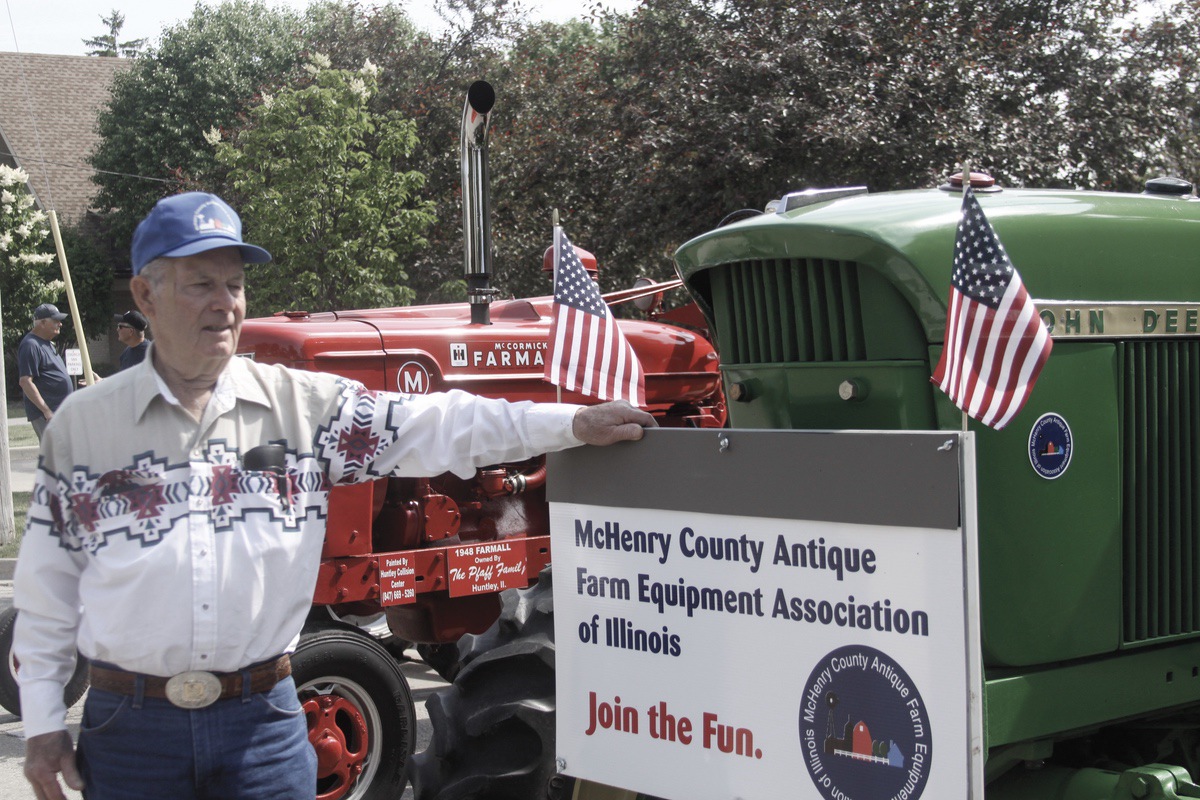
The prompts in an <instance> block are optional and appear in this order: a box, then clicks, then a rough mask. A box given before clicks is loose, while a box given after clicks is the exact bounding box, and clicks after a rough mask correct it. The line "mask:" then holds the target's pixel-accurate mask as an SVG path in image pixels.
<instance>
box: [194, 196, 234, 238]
mask: <svg viewBox="0 0 1200 800" xmlns="http://www.w3.org/2000/svg"><path fill="white" fill-rule="evenodd" d="M192 225H193V226H194V227H195V229H196V233H206V234H207V233H218V234H228V235H232V236H238V225H237V223H236V222H234V220H233V217H232V216H230V214H229V209H228V208H227V207H226V206H225V204H224V203H221V202H219V201H216V200H209V201H208V202H207V203H203V204H201V206H200V207H199V208H197V209H196V212H195V213H194V214H192Z"/></svg>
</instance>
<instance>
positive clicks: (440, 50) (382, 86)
mask: <svg viewBox="0 0 1200 800" xmlns="http://www.w3.org/2000/svg"><path fill="white" fill-rule="evenodd" d="M440 10H441V12H442V15H443V18H444V20H445V22H446V26H445V28H444V29H443V31H442V32H441V33H439V34H438V35H436V36H433V35H430V34H428V33H426V32H422V31H418V30H416V29H415V28H413V26H412V24H411V22H410V21H409V20H408V18H407V16H406V15H405V14H404V11H403V9H402V8H401V7H400V6H397V5H394V4H391V3H389V4H385V5H380V6H372V7H369V8H364V7H363V6H361V5H359V4H357V3H353V2H350V3H344V4H339V3H327V4H325V5H324V6H314V7H313V8H312V9H310V11H309V20H310V27H309V29H308V36H309V40H310V42H311V43H312V47H313V48H314V49H315V50H317V51H318V52H322V53H326V54H328V55H329V57H330V59H331V61H332V63H333V66H335V67H339V68H342V69H348V68H354V67H356V66H357V65H359V64H361V63H363V60H364V59H365V58H370V60H371V61H372V62H374V63H375V64H376V65H378V66H379V92H378V94H377V95H376V96H375V97H374V98H373V99H372V107H373V108H375V109H376V110H395V111H398V112H399V113H400V114H401V115H402V116H404V117H406V118H408V119H412V120H413V121H414V122H415V123H416V126H417V146H416V150H415V151H414V152H413V156H412V163H413V165H414V167H415V168H417V169H419V170H420V171H421V172H423V173H424V174H425V176H426V190H425V194H426V196H428V197H430V198H432V199H433V201H434V206H435V208H436V211H437V219H436V221H435V222H434V223H433V225H432V227H431V228H430V229H429V231H428V235H427V237H426V238H427V239H428V241H429V244H428V246H427V247H426V248H424V249H422V250H420V251H418V252H415V253H413V254H412V258H411V264H410V268H409V270H408V273H409V285H410V286H411V287H412V288H413V290H414V291H415V293H416V297H417V298H418V301H419V302H450V301H457V300H463V299H465V297H466V288H465V283H464V282H463V244H462V211H461V205H460V202H461V200H460V197H459V192H460V178H459V164H458V155H459V153H458V151H459V144H458V142H459V139H458V137H459V127H460V124H461V121H462V109H463V100H464V98H465V97H466V92H467V87H468V86H470V85H471V83H473V82H474V81H476V80H479V79H481V78H491V79H492V80H496V78H497V76H498V75H499V73H500V70H501V69H502V67H501V65H502V64H503V61H504V58H505V52H506V50H507V49H509V48H510V47H511V46H512V43H513V41H514V40H515V38H516V37H517V35H518V34H519V32H520V31H521V30H523V25H522V23H521V20H520V16H519V13H520V10H519V7H518V6H517V5H516V3H514V2H511V0H443V2H442V3H441V4H440ZM501 88H503V87H501ZM504 113H507V112H504ZM505 233H506V232H505V231H497V232H496V235H497V238H498V239H500V238H502V237H503V236H504V235H505ZM504 288H505V289H509V288H510V287H508V286H505V287H504Z"/></svg>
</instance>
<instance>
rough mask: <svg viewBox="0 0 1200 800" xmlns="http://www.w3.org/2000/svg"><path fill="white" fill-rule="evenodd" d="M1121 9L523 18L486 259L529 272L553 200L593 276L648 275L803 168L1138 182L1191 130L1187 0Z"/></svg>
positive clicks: (1168, 158) (1018, 6) (501, 106)
mask: <svg viewBox="0 0 1200 800" xmlns="http://www.w3.org/2000/svg"><path fill="white" fill-rule="evenodd" d="M1189 5H1190V6H1195V5H1196V4H1195V2H1194V0H1191V1H1190V2H1189ZM1130 11H1131V4H1130V3H1126V2H1120V1H1119V0H1051V2H1046V0H996V1H995V2H989V3H962V2H958V0H953V1H952V0H901V1H900V2H896V0H886V1H885V0H809V1H808V2H799V3H775V2H767V0H644V1H643V2H642V4H641V5H640V6H639V7H638V9H637V10H636V12H635V13H634V14H632V15H630V16H628V17H621V16H615V15H608V16H606V17H604V18H603V20H602V21H601V24H600V25H598V26H596V27H595V28H594V31H595V33H594V35H591V36H588V35H585V34H583V33H581V32H577V31H575V30H573V29H572V27H571V26H566V27H563V26H547V27H543V28H541V29H538V28H534V29H530V30H527V31H526V32H525V34H524V35H523V37H522V38H521V39H519V40H518V41H517V42H516V43H515V45H514V46H513V48H512V49H511V50H510V58H509V60H508V62H507V70H506V73H507V74H506V75H505V76H504V80H503V81H500V82H498V96H499V99H498V100H497V111H496V114H495V116H496V117H497V120H498V121H497V125H498V129H497V136H496V139H497V151H496V153H495V157H494V160H493V165H494V174H495V181H496V186H497V190H498V191H497V201H496V202H497V208H498V211H497V216H498V221H497V223H496V227H497V228H498V229H503V230H505V231H506V234H505V235H506V236H508V237H510V238H509V240H508V241H509V242H512V243H513V244H514V245H515V247H514V248H513V249H512V250H511V251H510V252H508V253H507V254H506V255H505V257H504V258H503V259H501V258H500V257H499V256H498V257H497V261H498V262H501V263H503V264H516V265H522V266H521V268H520V269H521V270H522V272H521V276H522V277H519V278H518V279H517V280H518V282H519V285H520V291H522V292H524V291H530V290H535V291H536V290H537V289H536V287H537V286H538V285H540V277H539V276H536V275H534V274H533V270H531V269H530V268H529V267H527V266H524V265H531V264H535V263H539V257H540V254H541V250H542V249H544V247H545V246H546V244H547V243H548V242H547V239H548V237H547V235H546V234H545V233H544V231H545V228H546V223H545V218H546V216H547V212H548V206H552V205H559V206H561V207H564V209H565V210H567V211H568V212H569V213H568V214H567V216H566V222H565V224H566V225H567V229H568V230H569V231H570V232H571V235H572V239H573V241H575V242H576V243H577V244H579V245H580V246H582V247H585V248H587V249H590V250H593V251H594V252H595V253H596V254H597V256H598V257H599V259H600V264H601V268H602V277H601V281H602V284H604V286H605V288H606V289H611V288H617V287H620V286H625V285H628V282H629V281H631V280H632V279H633V278H634V276H635V275H637V274H638V273H648V274H651V275H652V276H654V277H658V278H664V277H668V276H669V275H670V273H671V263H670V258H669V254H670V253H671V252H672V251H673V250H674V248H675V247H676V246H678V245H679V244H680V243H682V242H683V241H685V240H686V239H688V238H690V237H692V236H694V235H696V234H699V233H701V232H703V231H705V230H709V229H711V228H712V227H713V226H714V225H716V224H718V222H719V221H720V220H721V219H722V217H723V216H725V215H726V214H727V213H728V212H731V211H734V210H736V209H738V208H743V207H750V208H759V209H761V208H762V207H763V205H764V203H765V202H766V201H767V200H769V199H771V198H774V197H779V196H781V195H783V194H784V193H785V192H788V191H793V190H798V189H803V188H806V187H810V186H837V185H852V184H865V185H867V186H869V187H870V188H871V189H872V190H888V189H898V188H912V187H919V186H931V185H936V184H937V183H939V182H941V181H942V180H943V179H944V178H945V176H946V175H947V174H948V173H949V172H950V171H952V170H953V169H954V168H955V167H956V165H958V164H960V163H961V162H962V160H963V159H964V158H969V159H970V160H971V162H972V163H973V164H974V165H976V167H977V168H984V169H987V170H988V171H991V172H992V173H993V174H994V175H996V177H997V178H999V179H1000V180H1001V182H1002V183H1004V184H1006V185H1010V186H1012V185H1034V186H1055V185H1057V186H1077V187H1081V188H1108V189H1121V190H1127V191H1128V190H1134V191H1136V190H1139V189H1140V186H1141V183H1142V181H1143V180H1144V178H1145V177H1147V176H1149V175H1152V174H1158V173H1160V172H1163V171H1173V170H1176V169H1177V168H1178V167H1179V166H1181V165H1182V164H1183V160H1184V156H1185V155H1186V154H1187V153H1188V152H1194V151H1195V144H1196V125H1195V124H1194V109H1195V108H1196V101H1195V69H1196V67H1195V64H1194V60H1192V59H1189V58H1187V57H1186V56H1184V54H1185V53H1188V52H1191V51H1190V50H1189V49H1188V46H1190V45H1193V44H1194V43H1195V35H1194V30H1193V29H1194V28H1195V25H1196V22H1195V21H1196V20H1197V18H1198V17H1197V14H1196V13H1195V8H1191V9H1190V10H1188V11H1186V13H1179V12H1175V13H1174V14H1173V15H1170V16H1169V17H1165V18H1163V19H1159V20H1155V21H1153V22H1135V21H1131V20H1132V19H1133V18H1130V17H1128V16H1127V15H1128V13H1129V12H1130ZM1168 19H1171V20H1174V21H1173V22H1168ZM1185 21H1187V24H1186V25H1185V24H1184V22H1185ZM514 92H515V95H516V96H515V97H513V96H512V93H514ZM514 111H515V115H514V116H512V117H510V114H514ZM510 119H511V120H512V121H511V122H510V121H508V120H510ZM501 129H503V130H501ZM506 187H511V189H510V190H509V189H507V188H506ZM501 220H503V221H501ZM506 245H507V242H504V241H501V242H500V243H499V247H505V246H506ZM534 281H539V283H538V284H535V283H534ZM509 286H511V284H509Z"/></svg>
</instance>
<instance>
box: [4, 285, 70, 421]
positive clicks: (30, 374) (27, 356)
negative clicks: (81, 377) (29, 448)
mask: <svg viewBox="0 0 1200 800" xmlns="http://www.w3.org/2000/svg"><path fill="white" fill-rule="evenodd" d="M66 318H67V315H66V314H64V313H62V312H61V311H59V310H58V307H57V306H54V305H52V304H50V303H42V304H41V305H40V306H38V307H37V308H35V309H34V310H33V328H32V329H30V331H29V333H27V334H25V336H24V337H23V338H22V339H21V343H20V344H19V345H17V373H18V374H19V375H20V379H19V381H18V382H19V383H20V385H21V391H22V392H23V393H24V394H25V416H26V417H28V418H29V421H30V422H31V423H33V431H34V433H36V434H37V437H38V441H39V442H40V441H41V440H42V434H43V433H44V432H45V430H46V425H47V424H49V422H50V418H51V417H53V416H54V412H55V411H57V410H58V407H59V406H60V405H62V402H63V400H66V399H67V395H69V394H70V393H71V389H72V388H74V387H72V385H71V378H70V376H69V375H67V365H66V364H64V363H63V360H62V358H61V357H60V356H59V355H58V352H57V351H56V350H55V349H54V345H53V344H51V342H52V341H54V337H55V336H58V334H59V333H60V332H61V331H62V324H63V320H64V319H66Z"/></svg>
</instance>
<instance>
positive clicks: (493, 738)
mask: <svg viewBox="0 0 1200 800" xmlns="http://www.w3.org/2000/svg"><path fill="white" fill-rule="evenodd" d="M554 653H555V651H554V604H553V596H552V592H551V575H550V568H549V567H547V568H546V569H544V570H542V573H541V576H540V577H539V578H538V582H537V585H535V586H533V587H532V588H529V589H519V590H509V591H506V592H504V593H503V594H502V595H501V611H500V619H498V620H497V621H496V624H494V625H493V626H492V627H491V628H490V629H488V630H487V631H486V632H484V633H482V634H480V635H478V636H472V635H467V636H464V637H463V638H462V640H461V641H460V642H459V655H460V661H461V662H462V669H461V670H460V671H459V673H458V675H457V676H456V677H455V679H454V683H453V684H452V685H451V686H449V687H447V688H446V689H443V690H442V691H440V692H438V693H436V694H434V695H432V696H431V697H430V698H429V700H427V701H426V707H427V708H428V709H429V721H430V723H431V724H432V726H433V738H432V739H431V741H430V743H429V747H428V749H426V750H425V751H424V752H422V753H419V754H418V755H417V756H415V757H414V759H413V790H414V792H415V795H416V797H417V800H570V798H571V794H572V792H573V790H574V783H575V782H574V780H573V779H572V778H568V777H567V776H565V775H559V774H558V770H557V768H556V766H555V740H554V721H555V715H556V705H555V696H554Z"/></svg>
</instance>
